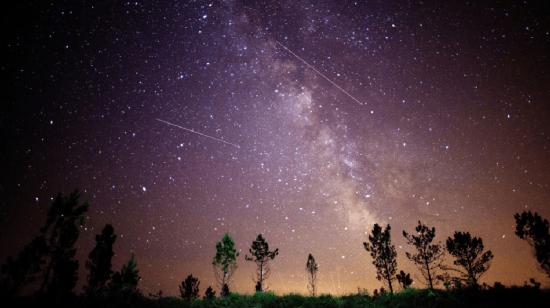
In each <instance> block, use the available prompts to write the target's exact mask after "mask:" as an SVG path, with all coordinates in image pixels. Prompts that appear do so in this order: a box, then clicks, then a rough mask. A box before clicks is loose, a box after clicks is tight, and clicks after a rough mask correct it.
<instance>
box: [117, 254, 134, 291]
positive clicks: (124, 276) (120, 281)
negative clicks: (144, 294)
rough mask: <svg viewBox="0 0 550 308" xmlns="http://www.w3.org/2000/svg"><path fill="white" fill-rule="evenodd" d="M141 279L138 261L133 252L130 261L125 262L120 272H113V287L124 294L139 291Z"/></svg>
mask: <svg viewBox="0 0 550 308" xmlns="http://www.w3.org/2000/svg"><path fill="white" fill-rule="evenodd" d="M140 279H141V277H140V276H139V271H138V269H137V263H136V260H135V258H134V254H132V256H131V257H130V260H128V263H126V264H124V265H123V266H122V268H121V269H120V271H119V272H116V273H114V274H113V279H112V281H111V289H112V290H113V291H115V292H120V293H124V294H134V293H139V290H138V288H137V286H138V283H139V281H140Z"/></svg>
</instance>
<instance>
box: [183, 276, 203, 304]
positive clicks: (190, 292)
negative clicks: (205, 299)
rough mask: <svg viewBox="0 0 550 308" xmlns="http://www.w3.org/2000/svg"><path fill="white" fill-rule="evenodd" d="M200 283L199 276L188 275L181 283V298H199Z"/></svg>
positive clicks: (189, 299)
mask: <svg viewBox="0 0 550 308" xmlns="http://www.w3.org/2000/svg"><path fill="white" fill-rule="evenodd" d="M199 285H200V281H199V279H198V278H197V277H193V275H189V276H187V278H185V280H184V281H182V282H181V285H180V295H181V298H183V299H185V300H188V301H191V300H194V299H197V298H199Z"/></svg>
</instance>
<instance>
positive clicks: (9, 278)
mask: <svg viewBox="0 0 550 308" xmlns="http://www.w3.org/2000/svg"><path fill="white" fill-rule="evenodd" d="M46 252H47V246H46V240H45V239H44V236H37V237H35V238H34V239H33V240H32V241H31V242H30V243H29V244H27V246H25V247H24V248H23V250H22V251H21V252H19V254H18V255H17V257H16V258H15V259H14V258H12V257H9V258H8V259H7V260H6V263H5V264H3V265H2V268H1V270H0V275H1V279H0V295H1V296H3V297H12V296H17V295H19V294H20V292H21V290H22V289H23V288H24V287H25V286H27V285H29V284H30V283H32V282H33V281H35V279H36V276H37V274H38V273H40V270H41V266H42V265H43V263H44V255H45V254H46Z"/></svg>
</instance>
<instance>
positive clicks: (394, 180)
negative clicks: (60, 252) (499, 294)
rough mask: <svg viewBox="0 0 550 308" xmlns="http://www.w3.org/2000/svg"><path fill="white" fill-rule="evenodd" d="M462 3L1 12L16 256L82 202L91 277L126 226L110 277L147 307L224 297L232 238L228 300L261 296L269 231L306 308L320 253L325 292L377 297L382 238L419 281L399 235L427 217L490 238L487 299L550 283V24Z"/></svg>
mask: <svg viewBox="0 0 550 308" xmlns="http://www.w3.org/2000/svg"><path fill="white" fill-rule="evenodd" d="M151 2H154V3H151ZM458 2H459V1H457V2H453V3H452V4H451V3H447V2H445V3H443V2H440V1H437V2H435V3H433V2H432V1H381V0H380V1H290V0H289V1H236V0H234V1H233V0H228V1H159V2H156V1H129V2H126V1H69V0H65V1H20V2H18V4H16V5H15V6H14V7H13V8H11V9H10V10H4V11H3V13H2V14H3V17H2V23H3V27H2V28H3V37H4V39H3V40H2V41H3V43H2V44H3V50H4V56H3V60H2V65H1V67H0V69H1V71H2V75H4V77H5V79H4V78H3V79H4V80H5V81H4V83H5V88H4V90H3V91H2V92H3V94H2V97H3V99H2V100H3V103H2V104H1V106H2V107H1V108H2V112H1V113H0V125H1V132H0V134H1V135H0V136H1V143H0V145H1V146H0V148H1V149H0V153H1V158H2V159H1V162H0V164H1V169H2V172H1V186H0V194H1V198H0V228H1V232H0V247H2V249H0V257H1V259H2V260H4V258H5V257H7V256H8V255H13V254H15V253H16V252H17V250H18V249H20V248H21V247H22V246H23V245H24V244H25V243H27V242H28V241H29V240H30V239H31V238H32V236H34V235H36V234H37V233H38V230H39V228H40V226H41V225H42V224H43V223H44V221H45V213H46V211H47V208H48V207H49V205H50V202H51V198H52V197H53V196H55V195H56V194H57V193H58V192H64V193H69V192H70V191H72V190H73V189H75V188H77V189H79V190H80V191H81V192H82V198H83V199H84V200H87V201H88V202H89V203H90V205H91V208H90V210H89V212H88V215H87V217H86V223H85V226H84V227H83V228H82V233H81V238H80V240H79V242H78V247H79V251H78V257H79V258H80V260H81V275H80V276H81V277H85V275H86V272H85V271H84V269H83V267H84V266H83V262H84V260H85V258H86V256H87V254H88V253H89V251H90V250H91V249H92V247H93V245H94V236H95V234H96V233H99V232H100V230H101V228H102V227H103V226H104V225H105V224H106V223H112V224H113V225H114V228H115V232H116V233H117V234H118V238H117V242H116V244H115V247H114V248H115V252H116V256H115V258H114V267H115V269H118V268H119V267H120V265H121V264H122V263H124V262H125V261H126V260H127V259H128V257H129V256H130V254H131V253H132V252H133V253H135V255H136V259H137V262H138V267H139V269H140V273H141V276H142V281H141V282H140V286H141V288H142V289H143V290H144V292H145V293H147V292H156V291H158V290H159V289H162V290H163V291H164V292H165V294H174V295H175V294H176V293H177V286H178V284H179V283H180V282H181V281H182V280H183V279H184V277H185V276H187V275H188V274H189V273H193V275H195V276H198V277H199V279H200V280H201V293H202V292H203V291H202V290H204V289H205V288H206V286H207V285H215V280H214V275H213V271H212V266H211V260H212V258H213V256H214V253H215V249H214V246H215V242H216V241H217V240H219V239H220V238H221V236H222V235H223V233H224V232H229V233H230V234H231V235H232V236H233V238H234V239H235V241H236V244H237V248H238V249H240V250H241V257H239V259H238V266H239V267H238V269H237V271H236V274H235V275H234V278H233V282H232V285H231V287H232V289H233V290H235V291H238V292H243V293H250V292H252V291H253V290H254V282H253V281H252V278H253V275H254V265H253V264H252V263H251V262H245V260H244V258H243V256H244V253H245V252H247V251H248V247H249V246H250V243H251V242H252V240H253V239H255V237H256V235H257V234H258V233H263V234H264V236H265V237H266V239H267V240H268V242H269V243H270V245H271V247H277V248H279V250H280V254H279V256H278V257H277V258H276V259H275V260H274V261H273V263H272V276H271V278H270V279H269V280H268V287H269V289H270V290H272V291H275V292H276V293H289V292H296V293H306V292H307V289H306V284H307V279H306V276H305V264H306V260H307V255H308V253H312V254H313V255H314V256H315V258H316V260H317V262H318V263H319V266H320V272H319V285H318V286H319V291H320V292H321V293H332V294H345V293H350V292H356V291H357V288H358V287H361V288H367V289H368V290H369V291H370V292H372V290H373V289H375V288H379V287H380V286H381V283H380V282H378V281H377V280H376V279H375V276H376V275H375V269H374V267H373V266H372V265H371V259H370V257H369V256H368V253H367V252H366V251H365V250H364V249H363V246H362V242H363V241H365V240H366V239H367V235H366V234H367V233H368V231H369V230H370V229H371V228H372V224H374V223H381V224H386V223H389V224H391V226H392V230H393V234H392V235H393V241H394V243H395V245H396V247H397V251H398V265H399V268H400V269H404V270H406V271H409V272H411V273H412V276H413V279H414V278H419V276H420V274H419V272H418V271H417V270H416V269H415V268H414V267H413V266H412V264H411V263H410V262H409V261H408V260H406V258H405V251H411V247H408V246H406V245H405V242H404V238H403V237H402V236H401V231H402V230H407V231H412V230H413V228H414V226H415V225H416V223H417V221H418V220H421V221H422V222H425V223H427V224H429V225H433V226H435V227H436V229H437V237H436V238H437V239H438V240H439V241H444V240H445V239H446V237H447V236H449V235H451V234H452V232H454V231H455V230H460V231H470V232H471V233H472V234H473V235H476V236H480V237H482V238H483V240H484V243H485V246H486V248H488V249H491V250H492V251H493V253H494V254H495V258H494V261H493V264H492V267H491V268H490V270H489V272H488V273H487V274H486V275H485V276H484V279H483V281H485V282H488V283H491V284H492V283H493V282H494V281H501V282H503V283H505V284H522V283H523V282H524V281H525V280H528V279H529V278H530V277H535V278H537V279H538V280H540V281H542V282H543V284H544V285H546V286H548V281H547V280H545V279H544V277H543V275H541V273H540V272H539V271H538V269H537V266H536V262H535V260H534V258H533V257H532V255H531V251H530V249H529V247H528V245H527V243H525V242H523V241H521V240H519V239H518V238H516V236H515V235H514V226H515V224H514V219H513V214H514V213H516V212H519V211H522V210H525V209H529V210H534V211H538V212H539V213H540V214H542V215H543V216H544V217H547V218H548V217H550V157H549V152H550V120H549V119H550V18H549V17H548V16H550V15H549V13H550V10H549V8H548V7H545V6H544V5H543V4H541V3H542V1H541V2H536V1H503V2H498V3H496V2H495V3H491V2H490V1H470V2H464V3H460V4H458ZM6 77H7V78H6ZM169 123H171V124H174V125H177V126H180V127H181V128H180V127H176V126H174V125H171V124H169ZM448 263H449V264H450V260H449V261H448ZM81 284H82V282H81ZM415 286H417V287H422V284H419V283H416V284H415ZM79 289H80V287H79Z"/></svg>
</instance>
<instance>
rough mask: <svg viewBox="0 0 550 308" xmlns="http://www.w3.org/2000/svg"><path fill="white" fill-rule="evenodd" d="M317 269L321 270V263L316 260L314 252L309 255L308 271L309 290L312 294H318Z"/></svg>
mask: <svg viewBox="0 0 550 308" xmlns="http://www.w3.org/2000/svg"><path fill="white" fill-rule="evenodd" d="M317 271H319V265H318V264H317V262H315V258H314V257H313V255H312V254H309V256H308V257H307V263H306V272H307V278H308V286H307V288H308V290H309V293H310V294H311V296H315V295H316V293H317V292H316V291H317V288H316V287H317Z"/></svg>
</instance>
